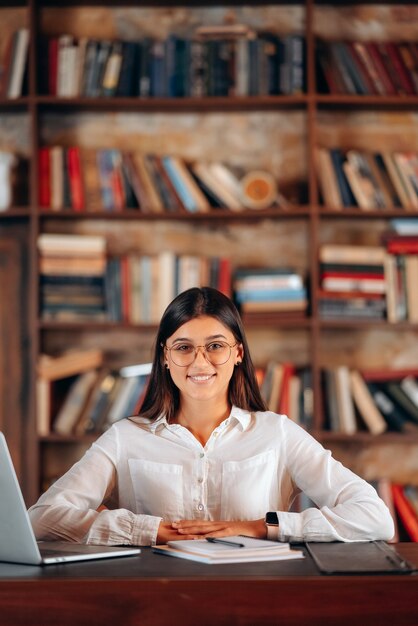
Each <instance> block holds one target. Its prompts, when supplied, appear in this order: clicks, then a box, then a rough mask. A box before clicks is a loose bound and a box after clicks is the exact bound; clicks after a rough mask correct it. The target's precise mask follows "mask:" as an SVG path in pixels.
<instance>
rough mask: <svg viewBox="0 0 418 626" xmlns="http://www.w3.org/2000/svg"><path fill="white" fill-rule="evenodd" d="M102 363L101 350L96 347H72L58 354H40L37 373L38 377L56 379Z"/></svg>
mask: <svg viewBox="0 0 418 626" xmlns="http://www.w3.org/2000/svg"><path fill="white" fill-rule="evenodd" d="M102 364H103V352H102V350H100V349H97V348H90V349H88V350H77V349H73V350H69V351H68V352H64V353H62V354H60V355H58V356H49V355H47V354H41V355H40V357H39V360H38V366H37V374H38V376H39V377H40V378H45V379H47V380H57V379H59V378H66V377H68V376H73V375H75V374H81V373H82V372H86V371H88V370H90V369H95V368H98V367H101V365H102Z"/></svg>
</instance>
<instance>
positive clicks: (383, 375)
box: [361, 367, 418, 382]
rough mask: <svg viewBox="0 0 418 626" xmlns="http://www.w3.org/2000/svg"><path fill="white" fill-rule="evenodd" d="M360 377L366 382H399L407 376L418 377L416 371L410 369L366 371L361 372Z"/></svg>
mask: <svg viewBox="0 0 418 626" xmlns="http://www.w3.org/2000/svg"><path fill="white" fill-rule="evenodd" d="M361 375H362V376H363V378H364V380H366V381H368V382H385V381H388V380H401V379H402V378H406V377H407V376H413V377H414V378H416V377H418V369H417V368H415V369H414V368H412V367H410V368H404V369H389V368H382V369H367V370H361Z"/></svg>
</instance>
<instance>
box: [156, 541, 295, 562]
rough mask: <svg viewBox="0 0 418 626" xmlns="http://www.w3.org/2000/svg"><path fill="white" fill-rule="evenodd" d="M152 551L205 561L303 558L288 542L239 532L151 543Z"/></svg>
mask: <svg viewBox="0 0 418 626" xmlns="http://www.w3.org/2000/svg"><path fill="white" fill-rule="evenodd" d="M153 551H154V552H157V553H159V554H168V555H169V556H174V557H178V558H180V559H189V560H191V561H199V562H200V563H208V564H214V563H248V562H254V561H280V560H285V559H303V558H304V555H303V552H302V551H301V550H292V549H291V548H290V545H289V544H288V543H280V542H278V541H268V540H265V539H255V538H253V537H245V536H243V535H235V536H232V537H225V538H220V539H216V541H215V542H213V543H212V542H211V541H208V540H207V539H193V540H187V539H186V540H179V541H169V542H168V544H167V545H161V546H154V547H153Z"/></svg>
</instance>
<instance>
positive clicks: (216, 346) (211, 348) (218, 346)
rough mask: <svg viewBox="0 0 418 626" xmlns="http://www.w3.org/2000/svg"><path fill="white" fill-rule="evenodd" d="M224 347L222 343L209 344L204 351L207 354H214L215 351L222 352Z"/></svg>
mask: <svg viewBox="0 0 418 626" xmlns="http://www.w3.org/2000/svg"><path fill="white" fill-rule="evenodd" d="M224 347H225V345H224V344H223V343H218V342H217V343H210V344H208V345H207V346H206V350H207V351H208V352H216V351H217V350H222V348H224Z"/></svg>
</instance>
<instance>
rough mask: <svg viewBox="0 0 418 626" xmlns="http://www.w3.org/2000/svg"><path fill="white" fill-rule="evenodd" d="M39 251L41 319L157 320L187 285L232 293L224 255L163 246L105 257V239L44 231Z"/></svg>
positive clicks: (152, 321) (227, 293) (142, 322)
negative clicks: (154, 250)
mask: <svg viewBox="0 0 418 626" xmlns="http://www.w3.org/2000/svg"><path fill="white" fill-rule="evenodd" d="M38 249H39V255H40V257H39V267H40V307H41V316H42V317H43V318H44V319H54V320H79V321H82V320H95V321H112V322H126V323H130V324H157V323H158V322H159V320H160V318H161V315H162V314H163V312H164V310H165V308H166V306H167V305H168V304H169V303H170V302H171V300H172V299H173V298H174V297H175V296H176V295H177V294H178V293H180V292H182V291H185V290H186V289H189V288H190V287H198V286H201V285H208V286H211V287H215V288H216V289H219V290H220V291H222V292H224V293H225V294H226V295H231V265H230V261H229V259H227V258H220V257H211V258H208V257H203V256H198V255H186V254H184V255H176V254H175V253H173V252H170V251H167V250H166V251H163V252H161V253H159V254H156V255H141V256H140V255H124V256H122V257H117V258H115V257H110V258H108V257H107V256H106V239H105V238H104V237H101V236H86V235H84V236H83V235H54V234H47V233H45V234H42V235H40V236H39V238H38Z"/></svg>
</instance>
